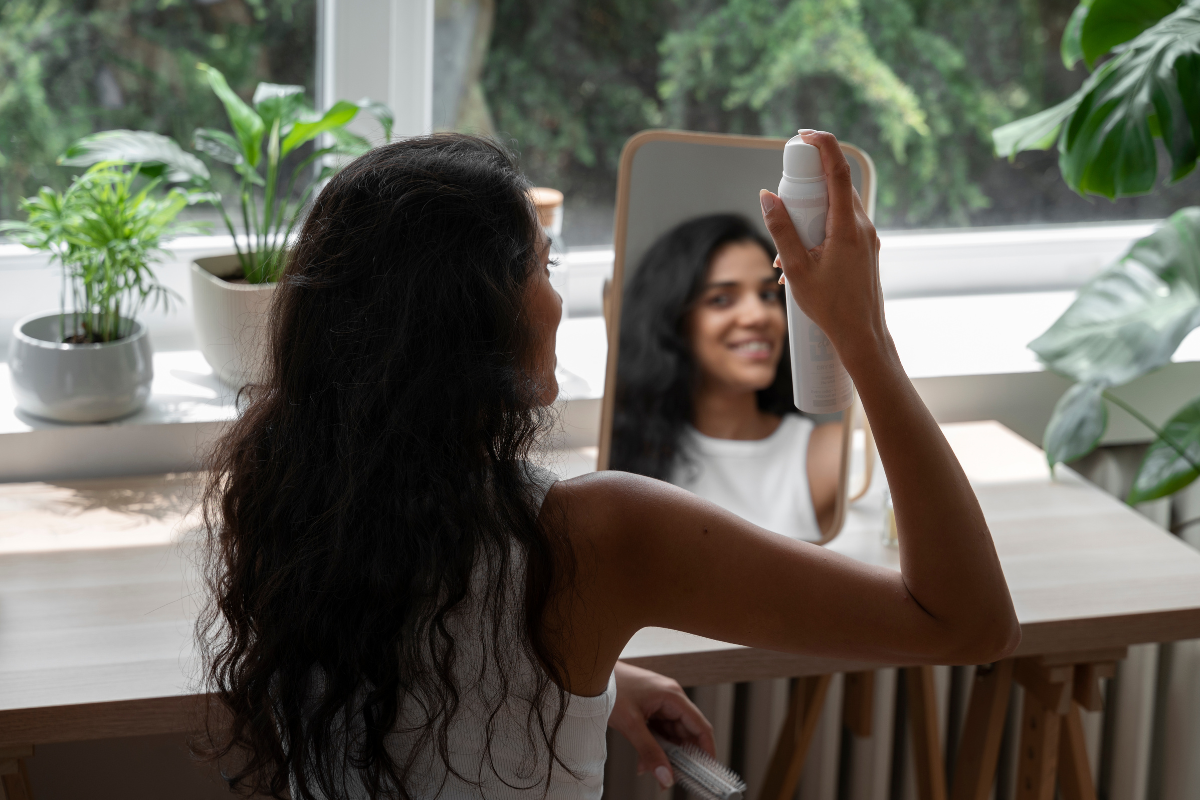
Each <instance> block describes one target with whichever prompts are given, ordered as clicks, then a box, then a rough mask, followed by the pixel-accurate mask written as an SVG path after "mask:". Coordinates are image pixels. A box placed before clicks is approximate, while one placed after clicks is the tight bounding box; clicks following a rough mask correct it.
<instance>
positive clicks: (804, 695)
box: [758, 675, 833, 800]
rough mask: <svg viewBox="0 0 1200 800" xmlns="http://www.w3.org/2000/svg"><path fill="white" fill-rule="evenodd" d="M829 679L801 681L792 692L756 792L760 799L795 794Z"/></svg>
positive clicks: (819, 677)
mask: <svg viewBox="0 0 1200 800" xmlns="http://www.w3.org/2000/svg"><path fill="white" fill-rule="evenodd" d="M832 678H833V676H832V675H815V676H813V677H811V678H801V679H800V682H799V683H798V684H797V686H796V688H795V690H794V691H793V692H792V699H791V703H790V704H789V706H788V715H787V718H786V719H785V720H784V721H783V730H782V731H781V732H780V734H779V741H777V742H776V743H775V752H774V753H772V754H771V764H770V766H768V767H767V775H766V778H764V779H763V788H762V791H760V792H759V793H758V797H759V800H791V797H792V795H793V794H795V792H796V784H797V783H799V782H800V770H801V769H802V768H803V767H804V757H805V756H806V755H808V746H809V744H811V743H812V737H813V733H814V732H815V731H816V729H817V721H818V720H820V718H821V708H822V706H824V705H825V693H826V692H827V691H828V690H829V681H830V680H831V679H832Z"/></svg>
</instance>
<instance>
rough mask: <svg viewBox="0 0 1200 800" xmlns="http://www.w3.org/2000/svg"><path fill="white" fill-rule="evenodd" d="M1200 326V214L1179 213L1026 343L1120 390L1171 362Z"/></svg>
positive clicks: (1071, 370) (1060, 366) (1052, 361)
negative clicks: (1044, 329)
mask: <svg viewBox="0 0 1200 800" xmlns="http://www.w3.org/2000/svg"><path fill="white" fill-rule="evenodd" d="M1198 325H1200V208H1196V207H1191V208H1184V209H1180V210H1179V211H1177V212H1175V213H1174V214H1172V215H1171V217H1170V219H1168V220H1167V221H1166V223H1165V224H1164V225H1163V226H1162V227H1161V228H1159V229H1158V230H1156V231H1155V232H1154V233H1152V234H1150V235H1149V236H1147V237H1146V238H1144V239H1141V240H1140V241H1138V242H1136V243H1134V245H1133V247H1132V248H1130V250H1129V252H1128V253H1127V254H1126V255H1125V256H1123V257H1122V258H1121V260H1120V261H1118V262H1117V263H1116V264H1114V265H1113V266H1111V267H1109V268H1108V269H1106V270H1105V271H1104V272H1102V273H1101V274H1099V275H1097V276H1096V277H1095V278H1093V279H1092V280H1090V281H1088V283H1086V284H1085V285H1084V286H1083V287H1082V288H1081V289H1080V290H1079V294H1078V296H1076V298H1075V300H1074V302H1072V303H1071V305H1070V307H1069V308H1067V310H1066V311H1065V312H1063V315H1062V316H1061V317H1059V318H1058V319H1057V320H1055V322H1054V324H1053V325H1051V326H1050V329H1049V330H1047V331H1046V332H1045V333H1043V334H1042V335H1041V336H1039V337H1038V338H1037V339H1035V340H1033V341H1032V342H1030V343H1029V347H1030V349H1031V350H1033V351H1034V352H1035V353H1036V354H1037V356H1038V358H1039V359H1041V361H1042V363H1043V364H1045V365H1046V366H1047V367H1048V368H1049V369H1051V370H1053V371H1054V372H1057V373H1059V374H1061V375H1066V376H1067V377H1070V378H1072V379H1074V380H1077V381H1083V382H1100V383H1104V384H1106V385H1109V386H1116V385H1120V384H1122V383H1125V382H1127V381H1130V380H1132V379H1134V378H1136V377H1138V376H1139V375H1142V374H1145V373H1146V372H1149V371H1150V370H1153V369H1157V368H1158V367H1161V366H1163V365H1164V364H1167V363H1168V362H1169V361H1170V360H1171V356H1172V355H1174V353H1175V350H1176V349H1177V348H1178V347H1179V343H1180V342H1182V341H1183V339H1184V337H1185V336H1187V335H1188V333H1189V332H1190V331H1191V330H1192V329H1193V328H1195V327H1197V326H1198Z"/></svg>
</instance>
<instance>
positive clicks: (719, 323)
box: [685, 242, 787, 392]
mask: <svg viewBox="0 0 1200 800" xmlns="http://www.w3.org/2000/svg"><path fill="white" fill-rule="evenodd" d="M778 280H779V276H778V273H777V272H776V271H775V269H774V268H773V267H772V265H771V257H770V256H768V255H767V253H766V251H765V250H763V248H762V247H761V246H759V245H758V244H757V243H755V242H731V243H729V244H727V245H725V246H724V247H722V248H720V249H719V250H717V252H716V253H715V254H714V255H713V258H712V263H711V264H710V265H709V268H708V274H707V275H706V276H705V280H704V286H703V287H702V288H701V290H700V294H699V296H698V297H697V299H696V302H695V304H694V305H693V307H692V310H691V311H690V312H689V313H688V318H687V321H686V323H685V325H686V331H687V334H688V338H689V341H690V343H691V347H692V357H693V358H695V360H696V366H697V367H698V368H699V371H700V377H701V385H702V386H703V387H705V388H710V389H719V390H724V391H729V390H733V391H746V392H752V391H758V390H759V389H765V388H767V387H768V386H770V385H771V383H772V382H774V380H775V370H776V367H778V366H779V358H780V356H781V355H782V354H783V337H784V335H785V333H786V332H787V316H786V314H785V312H784V310H783V295H782V292H781V291H780V289H781V287H780V286H779V284H778V282H777V281H778Z"/></svg>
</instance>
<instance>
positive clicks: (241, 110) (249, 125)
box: [196, 64, 267, 167]
mask: <svg viewBox="0 0 1200 800" xmlns="http://www.w3.org/2000/svg"><path fill="white" fill-rule="evenodd" d="M196 66H197V67H198V68H199V69H200V70H202V71H203V72H204V75H205V76H206V77H207V78H208V85H209V86H211V87H212V90H213V92H215V93H216V95H217V97H218V98H220V100H221V102H222V103H223V104H224V106H225V113H226V114H228V115H229V124H230V125H231V126H233V132H234V133H235V134H236V135H237V138H238V141H239V142H240V143H241V145H242V147H241V150H242V158H244V159H246V163H248V164H249V165H250V166H252V167H257V166H258V161H259V159H260V158H261V157H262V152H261V151H262V140H263V134H264V133H266V130H267V126H266V124H265V123H264V122H263V120H262V117H260V116H259V115H258V114H257V113H256V112H255V111H254V109H253V108H251V107H250V106H248V105H246V103H245V101H244V100H242V98H240V97H238V96H237V93H236V92H234V91H233V89H230V88H229V84H228V83H226V81H225V76H224V75H222V74H221V71H220V70H218V69H216V68H215V67H210V66H209V65H208V64H197V65H196Z"/></svg>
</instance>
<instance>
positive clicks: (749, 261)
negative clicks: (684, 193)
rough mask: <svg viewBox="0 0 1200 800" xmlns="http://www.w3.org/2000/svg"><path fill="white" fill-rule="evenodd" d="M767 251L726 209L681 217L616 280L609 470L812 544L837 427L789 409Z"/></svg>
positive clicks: (830, 487) (774, 277) (823, 521)
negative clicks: (671, 488) (660, 483)
mask: <svg viewBox="0 0 1200 800" xmlns="http://www.w3.org/2000/svg"><path fill="white" fill-rule="evenodd" d="M774 258H775V248H774V246H773V245H772V244H771V243H770V242H769V241H767V240H766V239H764V238H763V237H762V236H761V235H760V234H759V233H758V232H757V231H756V230H755V229H754V228H753V227H751V225H750V223H749V222H747V221H746V220H744V219H742V218H741V217H738V216H734V215H731V214H717V215H713V216H708V217H700V218H697V219H693V220H689V221H688V222H684V223H682V224H680V225H678V226H677V227H675V228H674V229H672V230H670V231H668V232H667V233H666V234H664V235H663V236H662V237H661V238H659V239H658V241H657V242H655V243H654V246H652V247H651V248H650V250H649V251H647V253H646V255H645V257H644V258H643V259H642V261H641V264H640V265H639V266H638V269H637V271H636V272H634V274H633V277H632V278H631V279H630V281H629V283H628V284H627V286H626V288H625V293H624V302H623V303H622V309H621V339H620V342H621V343H620V348H621V349H620V357H619V358H618V360H617V363H618V365H619V367H618V369H619V371H618V373H617V386H616V410H615V414H614V417H613V447H612V459H611V464H612V468H613V469H619V470H625V471H626V472H636V473H638V474H640V475H648V476H650V477H652V478H659V479H661V480H665V481H669V482H671V483H673V484H675V485H676V486H679V487H682V488H684V489H687V490H689V491H691V492H694V493H695V494H698V495H700V496H701V497H703V498H705V499H707V500H711V501H712V502H714V503H716V504H717V505H719V506H721V507H722V508H724V509H726V510H727V511H732V512H733V513H734V514H737V515H738V516H739V517H742V518H743V519H746V520H749V521H750V522H753V523H755V524H756V525H758V526H760V527H763V528H766V529H767V530H772V531H775V532H776V533H782V534H785V535H788V536H791V537H793V538H796V539H806V540H809V541H816V540H819V539H820V538H821V532H822V531H823V530H826V529H827V528H828V527H829V524H830V522H831V518H832V516H833V513H834V502H835V496H836V492H837V477H838V467H839V465H840V461H841V425H840V424H839V423H826V424H824V425H820V426H817V427H816V428H815V430H814V426H813V423H812V421H811V420H810V419H808V418H807V417H804V416H801V415H800V414H799V413H798V412H797V411H796V408H795V406H794V405H793V404H792V378H791V370H790V369H789V366H788V363H789V361H788V358H787V316H786V313H785V312H784V308H783V287H782V286H780V285H779V282H778V278H779V273H778V272H777V271H776V269H775V267H774V265H773V260H774Z"/></svg>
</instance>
